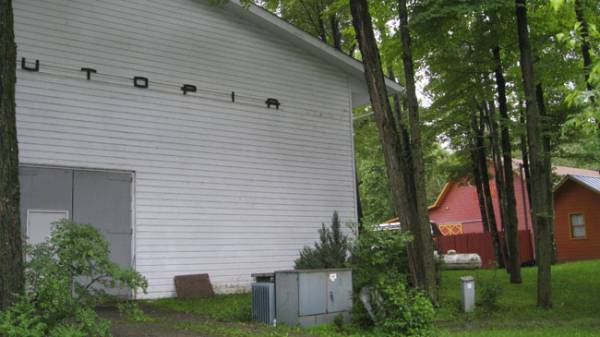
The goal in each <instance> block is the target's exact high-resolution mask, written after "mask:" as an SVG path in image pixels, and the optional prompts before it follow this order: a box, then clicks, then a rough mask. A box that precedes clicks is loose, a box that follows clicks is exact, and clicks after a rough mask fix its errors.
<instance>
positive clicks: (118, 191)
mask: <svg viewBox="0 0 600 337" xmlns="http://www.w3.org/2000/svg"><path fill="white" fill-rule="evenodd" d="M19 177H20V182H21V220H22V223H23V233H26V235H27V236H28V237H29V242H30V243H38V242H41V241H43V239H44V237H46V236H47V235H48V233H49V228H50V223H51V222H52V221H55V220H58V219H60V218H63V217H69V218H70V219H73V221H75V222H79V223H85V224H91V225H92V226H94V227H95V228H97V229H99V230H100V231H101V232H102V234H104V237H105V238H106V239H107V240H108V242H109V243H110V251H111V253H110V258H111V260H112V261H114V262H116V263H118V264H120V265H121V266H123V267H131V266H132V261H131V260H132V258H131V256H132V254H131V240H132V226H131V224H132V216H131V200H132V198H131V197H132V195H131V193H132V191H131V182H132V175H131V174H130V173H120V172H104V171H85V170H77V169H75V170H74V169H68V168H47V167H21V168H20V169H19ZM111 292H112V293H116V294H118V295H122V296H128V294H129V290H128V289H119V290H117V291H111Z"/></svg>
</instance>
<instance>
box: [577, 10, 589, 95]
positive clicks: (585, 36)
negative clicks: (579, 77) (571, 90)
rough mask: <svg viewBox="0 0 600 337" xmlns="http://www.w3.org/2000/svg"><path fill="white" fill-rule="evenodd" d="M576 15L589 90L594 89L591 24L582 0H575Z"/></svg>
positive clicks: (586, 82) (586, 83) (584, 72)
mask: <svg viewBox="0 0 600 337" xmlns="http://www.w3.org/2000/svg"><path fill="white" fill-rule="evenodd" d="M575 15H576V17H577V22H578V23H579V34H580V35H581V56H583V74H584V78H585V85H586V89H587V90H590V91H591V90H593V86H592V83H591V82H590V72H591V71H592V54H591V53H590V49H591V46H590V26H589V24H588V22H587V20H586V19H585V15H584V14H583V4H582V0H575Z"/></svg>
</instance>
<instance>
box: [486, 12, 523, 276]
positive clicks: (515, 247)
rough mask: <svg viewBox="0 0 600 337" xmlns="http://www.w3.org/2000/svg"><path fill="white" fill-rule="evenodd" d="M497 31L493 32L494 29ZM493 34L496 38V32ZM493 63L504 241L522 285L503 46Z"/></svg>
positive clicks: (513, 271)
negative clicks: (498, 125) (499, 147)
mask: <svg viewBox="0 0 600 337" xmlns="http://www.w3.org/2000/svg"><path fill="white" fill-rule="evenodd" d="M494 21H495V20H494ZM493 31H494V30H493ZM493 35H495V34H494V33H493ZM492 54H493V60H494V74H495V77H496V88H497V89H496V90H497V93H498V95H497V99H498V107H499V110H500V139H501V140H500V142H501V149H502V160H503V167H502V169H503V172H496V174H500V175H503V176H504V191H503V196H504V203H503V206H504V208H505V210H504V212H503V217H502V221H503V223H504V240H505V242H506V248H507V249H506V250H507V252H508V254H507V255H508V259H509V260H508V265H509V272H510V282H511V283H521V282H522V279H521V257H520V252H519V224H518V220H517V203H516V200H515V184H514V178H513V163H512V145H511V138H510V131H509V122H510V119H509V117H508V103H507V99H506V80H505V79H504V68H503V67H502V59H501V56H500V46H499V45H498V44H496V45H495V46H494V47H493V48H492Z"/></svg>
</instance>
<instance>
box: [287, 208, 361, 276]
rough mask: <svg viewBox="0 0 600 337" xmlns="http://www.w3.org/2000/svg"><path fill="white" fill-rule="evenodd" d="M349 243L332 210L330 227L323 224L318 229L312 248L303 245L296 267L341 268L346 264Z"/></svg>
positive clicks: (338, 219) (336, 214)
mask: <svg viewBox="0 0 600 337" xmlns="http://www.w3.org/2000/svg"><path fill="white" fill-rule="evenodd" d="M349 248H350V245H349V242H348V237H347V236H346V235H344V234H343V233H342V229H341V224H340V218H339V216H338V213H337V212H333V217H332V218H331V228H327V227H326V226H325V224H322V225H321V229H319V242H315V246H314V248H311V247H304V249H302V251H301V252H300V257H299V258H298V259H297V260H296V261H295V268H296V269H324V268H343V267H346V266H347V259H348V251H349Z"/></svg>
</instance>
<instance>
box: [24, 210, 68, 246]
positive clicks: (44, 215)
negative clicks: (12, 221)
mask: <svg viewBox="0 0 600 337" xmlns="http://www.w3.org/2000/svg"><path fill="white" fill-rule="evenodd" d="M68 218H69V211H65V210H38V209H28V210H27V242H28V243H29V244H32V245H33V244H38V243H41V242H44V241H46V240H47V239H48V238H49V237H50V234H51V233H52V223H53V222H55V221H58V220H60V219H68Z"/></svg>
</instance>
